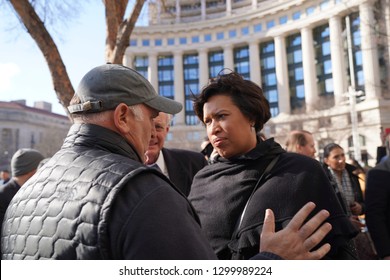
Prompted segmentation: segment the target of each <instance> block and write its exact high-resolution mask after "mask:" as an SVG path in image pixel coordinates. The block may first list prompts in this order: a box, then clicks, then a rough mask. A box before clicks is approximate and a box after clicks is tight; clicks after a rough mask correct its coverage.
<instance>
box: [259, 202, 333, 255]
mask: <svg viewBox="0 0 390 280" xmlns="http://www.w3.org/2000/svg"><path fill="white" fill-rule="evenodd" d="M315 207H316V205H315V204H314V203H313V202H309V203H307V204H306V205H305V206H303V207H302V208H301V209H300V210H299V211H298V213H297V214H295V216H294V217H293V219H292V220H291V221H290V222H289V224H288V225H287V227H286V228H284V229H282V230H280V231H278V232H275V216H274V213H273V212H272V210H271V209H267V210H266V214H265V219H264V225H263V231H262V232H261V243H260V252H271V253H274V254H276V255H278V256H280V257H282V258H284V259H289V260H318V259H321V258H323V257H324V256H325V255H326V254H327V253H328V252H329V250H330V245H329V244H328V243H326V244H324V245H322V246H321V247H320V248H318V249H317V250H313V248H314V247H315V246H317V245H318V244H319V243H320V242H321V240H322V239H323V238H324V237H325V236H326V235H327V234H328V233H329V231H330V230H331V229H332V226H331V225H330V224H329V223H324V221H325V220H326V219H327V218H328V217H329V212H328V211H326V210H321V211H319V212H318V213H317V214H316V215H315V216H314V217H313V218H311V219H310V220H309V221H307V222H306V223H304V221H305V219H306V218H307V217H308V216H309V214H310V213H311V212H312V211H313V210H314V208H315Z"/></svg>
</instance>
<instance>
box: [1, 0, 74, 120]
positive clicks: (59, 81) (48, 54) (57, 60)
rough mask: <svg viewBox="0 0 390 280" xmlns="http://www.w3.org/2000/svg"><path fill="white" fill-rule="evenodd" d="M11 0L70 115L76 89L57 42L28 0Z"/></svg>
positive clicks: (60, 99)
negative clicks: (69, 108)
mask: <svg viewBox="0 0 390 280" xmlns="http://www.w3.org/2000/svg"><path fill="white" fill-rule="evenodd" d="M9 2H10V3H11V5H12V6H13V8H14V9H15V11H16V12H17V14H18V15H19V17H20V20H21V21H22V22H23V24H24V26H25V27H26V28H27V31H28V33H30V35H31V37H32V38H33V39H34V40H35V42H36V43H37V45H38V47H39V49H40V50H41V52H42V54H43V56H44V57H45V59H46V62H47V65H48V67H49V70H50V74H51V77H52V80H53V85H54V90H55V92H56V95H57V98H58V100H59V101H60V103H61V105H62V106H63V107H64V110H65V112H66V113H67V114H68V116H69V112H68V110H67V107H68V105H69V102H70V100H71V99H72V97H73V94H74V89H73V86H72V83H71V81H70V79H69V76H68V73H67V71H66V67H65V65H64V63H63V61H62V58H61V55H60V53H59V51H58V49H57V46H56V44H55V43H54V41H53V39H52V37H51V36H50V34H49V32H48V31H47V29H46V28H45V26H44V24H43V22H42V21H41V19H40V18H39V16H38V15H37V14H36V12H35V10H34V8H33V7H32V6H31V5H30V3H29V1H28V0H9Z"/></svg>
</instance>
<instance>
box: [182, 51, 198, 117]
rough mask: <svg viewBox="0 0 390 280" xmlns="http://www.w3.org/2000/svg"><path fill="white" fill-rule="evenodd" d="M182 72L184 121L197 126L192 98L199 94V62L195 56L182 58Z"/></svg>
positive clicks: (190, 55)
mask: <svg viewBox="0 0 390 280" xmlns="http://www.w3.org/2000/svg"><path fill="white" fill-rule="evenodd" d="M183 70H184V98H185V106H184V110H185V121H186V124H187V125H197V124H198V123H199V119H198V117H197V116H196V115H195V112H194V108H193V102H192V96H193V94H197V93H198V92H199V62H198V55H197V54H189V55H184V56H183Z"/></svg>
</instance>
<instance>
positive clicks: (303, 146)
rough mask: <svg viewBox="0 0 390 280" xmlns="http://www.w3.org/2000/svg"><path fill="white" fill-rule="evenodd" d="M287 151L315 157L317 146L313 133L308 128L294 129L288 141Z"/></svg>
mask: <svg viewBox="0 0 390 280" xmlns="http://www.w3.org/2000/svg"><path fill="white" fill-rule="evenodd" d="M286 151H287V152H293V153H298V154H302V155H305V156H308V157H311V158H315V154H316V147H315V143H314V138H313V135H312V134H311V133H310V132H309V131H306V130H293V131H291V132H290V133H289V135H288V138H287V141H286Z"/></svg>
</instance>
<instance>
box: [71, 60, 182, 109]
mask: <svg viewBox="0 0 390 280" xmlns="http://www.w3.org/2000/svg"><path fill="white" fill-rule="evenodd" d="M73 99H76V100H77V99H78V100H79V101H80V102H79V104H74V105H70V106H68V110H69V112H70V113H96V112H102V111H106V110H112V109H115V107H116V106H118V105H119V104H120V103H125V104H126V105H128V106H132V105H136V104H141V103H144V104H146V105H148V106H150V107H151V108H153V109H156V110H157V111H159V112H165V113H168V114H177V113H179V112H180V111H181V109H182V108H183V105H182V104H180V103H179V102H176V101H174V100H172V99H169V98H166V97H163V96H160V95H158V94H157V93H156V91H155V90H154V88H153V86H152V85H151V84H150V83H149V81H148V80H146V79H145V78H144V77H143V76H142V75H141V74H139V73H138V72H137V71H135V70H133V69H131V68H128V67H125V66H123V65H118V64H105V65H101V66H98V67H95V68H93V69H92V70H90V71H89V72H88V73H87V74H86V75H85V76H84V77H83V78H82V79H81V82H80V84H79V86H78V88H77V90H76V93H75V96H74V97H73Z"/></svg>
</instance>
